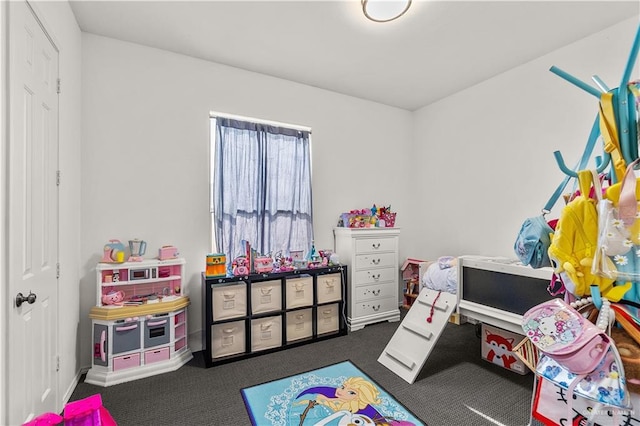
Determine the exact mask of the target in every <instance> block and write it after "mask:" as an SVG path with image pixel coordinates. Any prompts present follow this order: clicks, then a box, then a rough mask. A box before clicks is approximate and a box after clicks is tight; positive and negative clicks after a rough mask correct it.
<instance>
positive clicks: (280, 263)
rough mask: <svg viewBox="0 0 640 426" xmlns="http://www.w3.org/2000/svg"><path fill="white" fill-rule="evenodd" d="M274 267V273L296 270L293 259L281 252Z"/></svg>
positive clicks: (275, 260) (277, 255)
mask: <svg viewBox="0 0 640 426" xmlns="http://www.w3.org/2000/svg"><path fill="white" fill-rule="evenodd" d="M273 265H274V267H273V272H291V271H293V269H294V268H293V260H292V259H291V257H286V256H283V255H282V253H281V252H278V253H277V254H276V256H275V259H274V261H273Z"/></svg>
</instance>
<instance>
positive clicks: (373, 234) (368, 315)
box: [333, 228, 400, 331]
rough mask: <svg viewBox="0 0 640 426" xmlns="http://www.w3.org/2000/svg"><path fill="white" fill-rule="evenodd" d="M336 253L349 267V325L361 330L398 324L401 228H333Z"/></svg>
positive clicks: (350, 329)
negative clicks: (392, 322) (374, 325)
mask: <svg viewBox="0 0 640 426" xmlns="http://www.w3.org/2000/svg"><path fill="white" fill-rule="evenodd" d="M333 234H334V236H335V252H336V253H337V254H338V255H339V256H340V262H341V263H342V264H344V265H347V266H348V268H347V272H348V273H347V295H348V297H347V300H348V303H347V324H348V326H349V331H355V330H360V329H361V328H363V327H364V326H365V325H367V324H372V323H374V322H380V321H399V320H400V309H399V307H398V305H399V301H398V291H399V290H398V288H399V287H398V279H399V275H400V272H399V269H398V267H399V265H398V245H399V244H398V243H399V241H398V240H399V238H400V229H398V228H334V230H333Z"/></svg>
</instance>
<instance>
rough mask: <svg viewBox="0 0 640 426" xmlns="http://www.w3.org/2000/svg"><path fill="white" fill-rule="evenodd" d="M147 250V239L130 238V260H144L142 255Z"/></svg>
mask: <svg viewBox="0 0 640 426" xmlns="http://www.w3.org/2000/svg"><path fill="white" fill-rule="evenodd" d="M146 251H147V243H146V241H142V240H139V239H137V238H135V239H133V240H129V253H131V256H129V259H128V260H127V261H128V262H142V260H143V259H142V256H144V254H145V253H146Z"/></svg>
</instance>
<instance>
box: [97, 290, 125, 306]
mask: <svg viewBox="0 0 640 426" xmlns="http://www.w3.org/2000/svg"><path fill="white" fill-rule="evenodd" d="M122 302H124V291H121V290H109V291H108V292H107V294H103V295H102V304H103V305H116V306H118V305H122Z"/></svg>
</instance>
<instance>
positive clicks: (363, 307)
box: [354, 297, 398, 318]
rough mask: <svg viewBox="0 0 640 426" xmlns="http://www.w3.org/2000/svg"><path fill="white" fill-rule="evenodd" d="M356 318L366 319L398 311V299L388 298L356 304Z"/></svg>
mask: <svg viewBox="0 0 640 426" xmlns="http://www.w3.org/2000/svg"><path fill="white" fill-rule="evenodd" d="M354 309H355V317H356V318H359V317H366V316H367V315H376V314H381V313H384V312H389V311H397V310H398V298H397V297H387V298H384V299H377V300H370V301H366V302H356V303H355V304H354Z"/></svg>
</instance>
